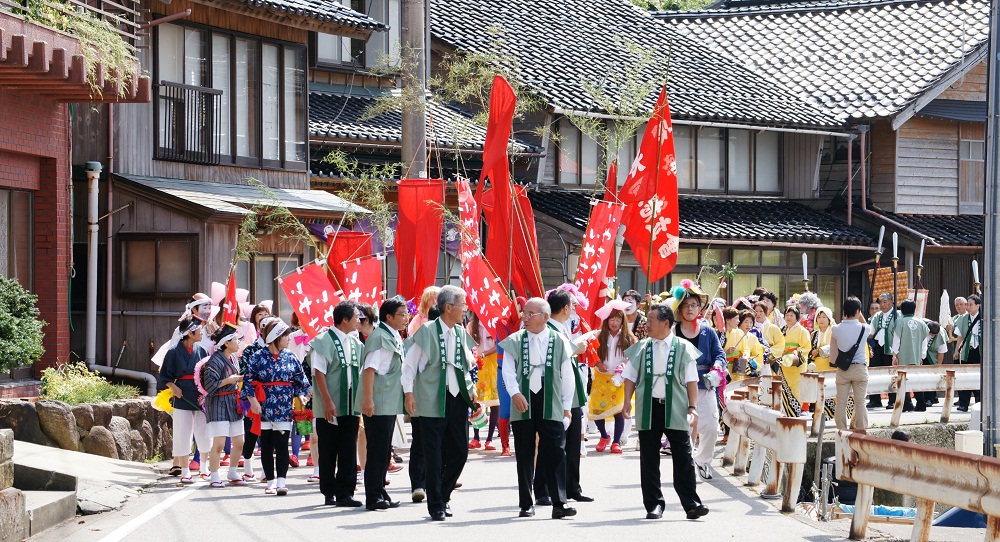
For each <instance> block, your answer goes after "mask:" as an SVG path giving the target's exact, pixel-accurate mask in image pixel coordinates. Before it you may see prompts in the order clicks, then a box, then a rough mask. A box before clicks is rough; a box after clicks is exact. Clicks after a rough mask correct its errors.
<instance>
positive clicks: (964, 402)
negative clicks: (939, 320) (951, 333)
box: [955, 294, 983, 412]
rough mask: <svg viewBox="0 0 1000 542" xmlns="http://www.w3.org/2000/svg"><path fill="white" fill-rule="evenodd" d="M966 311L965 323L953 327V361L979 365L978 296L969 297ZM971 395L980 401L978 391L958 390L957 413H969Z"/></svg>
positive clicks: (980, 323)
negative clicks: (956, 341) (954, 336)
mask: <svg viewBox="0 0 1000 542" xmlns="http://www.w3.org/2000/svg"><path fill="white" fill-rule="evenodd" d="M968 310H969V312H968V314H966V315H965V318H966V320H967V321H966V322H963V323H962V326H955V335H956V336H958V344H957V345H956V346H955V359H957V360H958V362H959V363H961V364H963V365H965V364H979V363H981V362H982V359H983V358H982V347H983V313H982V310H983V301H982V298H980V297H979V294H972V295H970V296H969V299H968ZM962 328H964V331H963V329H962ZM973 395H975V397H976V401H980V400H981V395H980V393H979V390H975V391H972V390H960V391H959V392H958V410H959V411H961V412H968V411H969V401H970V399H971V398H972V396H973Z"/></svg>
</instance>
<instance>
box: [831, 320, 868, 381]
mask: <svg viewBox="0 0 1000 542" xmlns="http://www.w3.org/2000/svg"><path fill="white" fill-rule="evenodd" d="M865 331H867V330H866V329H864V328H862V329H861V334H860V335H858V342H856V343H854V346H852V347H851V349H850V350H848V351H846V352H844V351H843V350H841V349H839V348H838V349H837V361H835V362H834V365H835V366H836V367H837V368H838V369H840V370H841V371H846V370H848V369H850V368H851V363H852V362H853V361H854V355H855V354H857V353H858V348H859V347H860V346H861V342H862V341H864V339H865Z"/></svg>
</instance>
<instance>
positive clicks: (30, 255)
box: [0, 190, 35, 291]
mask: <svg viewBox="0 0 1000 542" xmlns="http://www.w3.org/2000/svg"><path fill="white" fill-rule="evenodd" d="M33 200H34V197H33V194H32V193H31V192H27V191H24V190H0V255H2V256H3V257H2V258H0V277H6V278H9V279H17V281H18V282H19V283H21V286H23V287H24V289H26V290H29V291H30V290H31V289H32V270H33V269H32V268H33V264H34V252H35V243H34V217H33V215H34V201H33Z"/></svg>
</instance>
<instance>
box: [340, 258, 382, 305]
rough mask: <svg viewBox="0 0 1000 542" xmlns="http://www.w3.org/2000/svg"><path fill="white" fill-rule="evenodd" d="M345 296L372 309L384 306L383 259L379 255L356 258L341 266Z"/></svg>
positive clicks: (341, 282)
mask: <svg viewBox="0 0 1000 542" xmlns="http://www.w3.org/2000/svg"><path fill="white" fill-rule="evenodd" d="M337 278H338V280H339V281H340V286H341V288H343V289H344V296H345V297H346V298H347V299H349V300H351V301H357V302H358V303H367V304H369V305H371V306H372V307H376V311H377V310H378V309H377V307H378V306H379V305H381V304H382V299H383V295H384V294H385V292H384V291H383V290H382V259H381V257H380V256H379V255H377V254H376V255H372V256H367V257H364V258H355V259H353V260H348V261H346V262H344V263H342V264H340V270H339V272H338V273H337Z"/></svg>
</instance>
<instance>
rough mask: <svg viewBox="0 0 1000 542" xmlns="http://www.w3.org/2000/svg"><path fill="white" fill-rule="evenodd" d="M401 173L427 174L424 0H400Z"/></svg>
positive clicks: (425, 5) (407, 174)
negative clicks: (401, 69)
mask: <svg viewBox="0 0 1000 542" xmlns="http://www.w3.org/2000/svg"><path fill="white" fill-rule="evenodd" d="M402 2H403V3H402V12H401V13H400V17H401V26H400V35H401V39H402V42H403V43H402V47H401V52H400V60H401V62H402V68H403V71H402V85H403V89H402V92H403V97H404V100H403V112H402V113H403V144H402V153H403V156H402V158H403V177H410V178H416V177H420V178H426V177H427V121H426V117H425V115H424V110H425V107H426V96H425V93H424V92H425V89H426V88H427V41H426V25H425V21H426V19H425V17H426V14H427V2H426V1H425V0H402Z"/></svg>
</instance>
